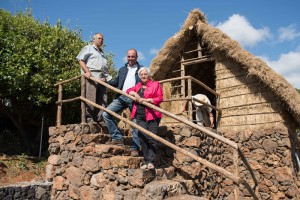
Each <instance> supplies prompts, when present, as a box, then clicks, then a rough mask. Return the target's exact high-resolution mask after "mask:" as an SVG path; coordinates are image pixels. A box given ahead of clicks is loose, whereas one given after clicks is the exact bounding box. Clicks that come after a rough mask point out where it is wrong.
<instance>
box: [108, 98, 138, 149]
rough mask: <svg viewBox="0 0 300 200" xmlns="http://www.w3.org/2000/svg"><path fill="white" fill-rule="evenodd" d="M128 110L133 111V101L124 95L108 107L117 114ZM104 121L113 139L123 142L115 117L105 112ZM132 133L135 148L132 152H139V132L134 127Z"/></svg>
mask: <svg viewBox="0 0 300 200" xmlns="http://www.w3.org/2000/svg"><path fill="white" fill-rule="evenodd" d="M126 108H129V110H130V112H131V111H132V100H131V99H130V98H128V97H126V96H124V95H121V96H119V97H117V98H116V99H114V100H113V102H111V104H109V106H108V107H107V109H109V110H111V111H113V112H115V113H120V112H122V111H123V110H124V109H126ZM103 119H104V121H105V123H106V126H107V129H108V132H109V134H110V137H111V139H112V140H122V138H123V136H122V134H121V132H120V130H119V129H118V127H117V125H116V122H115V119H114V117H113V116H112V115H110V114H109V113H107V112H103ZM132 121H133V122H134V123H135V121H136V120H135V119H133V120H132ZM132 131H133V146H132V147H131V150H138V149H139V148H140V146H141V145H140V139H139V136H138V130H137V129H136V128H133V127H132Z"/></svg>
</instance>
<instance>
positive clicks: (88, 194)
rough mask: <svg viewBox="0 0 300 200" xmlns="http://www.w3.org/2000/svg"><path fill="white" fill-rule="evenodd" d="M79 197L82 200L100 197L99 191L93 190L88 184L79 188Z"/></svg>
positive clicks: (96, 199) (93, 199)
mask: <svg viewBox="0 0 300 200" xmlns="http://www.w3.org/2000/svg"><path fill="white" fill-rule="evenodd" d="M79 193H80V199H84V200H99V199H101V198H100V195H101V193H100V191H99V190H94V189H93V188H91V187H89V186H82V187H80V188H79Z"/></svg>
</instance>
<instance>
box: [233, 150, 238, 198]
mask: <svg viewBox="0 0 300 200" xmlns="http://www.w3.org/2000/svg"><path fill="white" fill-rule="evenodd" d="M233 165H234V166H233V174H234V175H235V176H236V177H239V154H238V150H237V149H233ZM234 199H235V200H238V199H239V184H238V183H235V184H234Z"/></svg>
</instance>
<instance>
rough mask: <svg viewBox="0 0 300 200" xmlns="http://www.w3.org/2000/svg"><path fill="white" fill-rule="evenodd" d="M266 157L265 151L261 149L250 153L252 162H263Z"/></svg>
mask: <svg viewBox="0 0 300 200" xmlns="http://www.w3.org/2000/svg"><path fill="white" fill-rule="evenodd" d="M265 157H266V151H265V150H263V149H254V150H253V151H252V152H251V158H252V159H253V160H259V161H260V160H264V159H265Z"/></svg>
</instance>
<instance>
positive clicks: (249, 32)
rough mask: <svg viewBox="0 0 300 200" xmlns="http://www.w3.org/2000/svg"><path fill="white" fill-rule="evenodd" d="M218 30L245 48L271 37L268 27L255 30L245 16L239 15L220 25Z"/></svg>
mask: <svg viewBox="0 0 300 200" xmlns="http://www.w3.org/2000/svg"><path fill="white" fill-rule="evenodd" d="M217 28H219V29H221V30H222V31H223V32H224V33H226V34H227V35H229V36H230V37H231V38H232V39H234V40H236V41H238V42H239V43H240V44H241V45H242V46H243V47H246V46H250V47H251V46H254V45H256V44H257V43H258V42H261V41H264V40H266V39H268V38H270V37H271V34H270V31H269V28H268V27H263V28H261V29H255V28H254V27H253V26H252V25H251V24H250V23H249V22H248V20H247V19H246V18H245V17H244V16H241V15H239V14H234V15H232V16H231V17H229V19H228V20H227V21H225V22H223V23H219V24H218V25H217Z"/></svg>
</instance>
